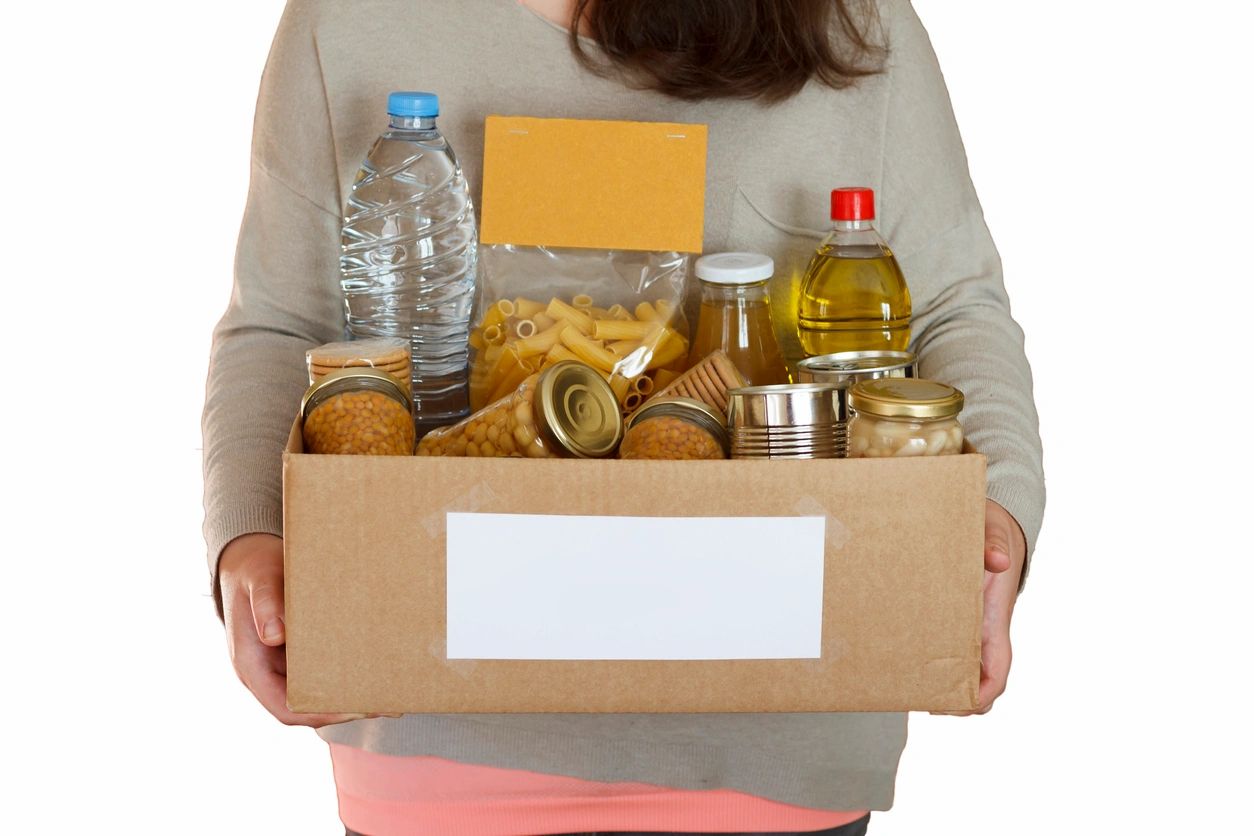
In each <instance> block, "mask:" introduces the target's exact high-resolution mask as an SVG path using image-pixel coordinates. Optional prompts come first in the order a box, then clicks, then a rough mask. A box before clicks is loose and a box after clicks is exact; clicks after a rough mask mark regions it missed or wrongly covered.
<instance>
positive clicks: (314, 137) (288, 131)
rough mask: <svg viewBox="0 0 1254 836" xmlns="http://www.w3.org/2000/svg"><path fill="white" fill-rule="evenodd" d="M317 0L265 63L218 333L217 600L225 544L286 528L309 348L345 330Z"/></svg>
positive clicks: (212, 470)
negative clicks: (285, 501) (288, 451)
mask: <svg viewBox="0 0 1254 836" xmlns="http://www.w3.org/2000/svg"><path fill="white" fill-rule="evenodd" d="M310 5H312V4H309V3H305V2H301V0H293V2H289V3H288V5H287V9H286V10H285V12H284V14H283V19H282V21H281V22H280V24H279V29H278V33H277V34H276V36H275V40H274V44H273V46H272V48H271V52H270V57H269V59H268V61H267V62H266V69H265V73H264V75H263V77H262V82H261V92H260V95H259V97H258V101H257V113H256V119H255V123H254V129H253V148H252V167H251V182H250V185H249V190H248V203H247V207H246V208H245V211H244V220H243V224H242V226H241V229H240V236H239V246H238V250H237V253H236V262H235V286H234V289H233V291H232V294H231V300H230V304H229V306H228V308H227V311H226V314H225V315H224V316H223V317H222V320H221V321H220V322H219V323H218V326H217V328H216V329H215V330H214V334H213V348H212V352H211V358H210V365H209V377H208V384H207V389H206V396H205V410H204V415H203V422H202V428H203V432H204V475H205V496H204V501H205V524H204V531H205V540H206V543H207V546H208V558H209V571H210V576H211V580H212V582H213V589H214V591H215V597H217V595H218V592H217V580H216V573H217V566H218V559H219V557H220V555H221V553H222V550H223V548H224V547H225V546H226V545H227V543H229V542H231V541H232V540H234V539H235V538H237V537H240V536H241V535H244V534H249V533H257V532H264V533H269V534H274V535H281V534H282V530H283V528H282V481H281V479H282V477H281V465H282V460H281V456H282V451H283V447H284V444H285V443H286V440H287V435H288V431H289V430H290V428H291V425H292V421H293V419H294V418H295V415H296V409H297V406H298V404H299V402H300V396H301V394H302V392H303V391H304V389H305V387H306V385H307V382H308V381H307V379H306V377H305V370H304V369H305V367H304V352H305V351H306V350H307V349H308V348H310V347H312V346H315V345H318V344H321V343H324V342H329V341H331V340H334V339H339V338H341V335H342V333H343V313H342V303H341V302H340V296H339V261H338V259H339V225H340V220H339V214H340V213H339V205H340V196H339V181H338V174H337V169H336V164H335V154H334V145H333V143H332V138H331V126H330V119H329V116H328V108H327V102H326V98H325V93H324V88H323V85H322V75H321V71H320V68H319V64H318V55H317V44H316V43H315V35H314V32H315V26H314V23H315V22H314V21H313V20H311V19H310V9H309V6H310ZM218 606H219V614H221V603H220V602H219V604H218Z"/></svg>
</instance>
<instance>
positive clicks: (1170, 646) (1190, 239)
mask: <svg viewBox="0 0 1254 836" xmlns="http://www.w3.org/2000/svg"><path fill="white" fill-rule="evenodd" d="M345 1H346V2H347V0H345ZM415 2H419V0H415ZM500 2H509V0H500ZM282 5H283V3H282V2H281V0H218V2H215V3H200V4H188V3H177V2H168V0H167V2H155V1H149V2H139V0H132V2H114V3H95V2H93V3H88V2H81V1H80V2H61V3H40V4H25V3H21V4H17V3H14V4H9V5H8V6H7V7H6V10H5V12H4V13H3V14H4V25H3V26H2V27H0V69H2V70H3V78H4V79H5V82H4V83H5V97H4V104H3V108H4V113H5V118H4V124H5V128H4V131H3V136H2V137H0V143H3V151H4V153H3V160H4V173H5V185H6V192H7V194H6V197H7V200H6V201H5V202H4V208H3V209H0V212H2V213H3V218H2V220H3V226H2V227H0V228H2V229H3V230H4V236H5V242H6V245H7V246H6V250H7V252H6V254H5V255H6V258H5V269H4V274H5V275H4V288H5V291H6V292H5V303H6V306H7V309H8V311H9V313H8V317H7V323H6V327H5V328H4V329H3V335H2V336H0V340H2V341H3V354H2V355H0V356H3V357H4V358H5V359H6V361H7V363H8V364H9V365H8V369H7V378H6V381H5V385H4V387H3V394H2V395H0V398H3V403H4V406H3V409H0V440H3V443H4V450H3V460H2V461H3V473H4V475H5V477H6V478H5V479H4V484H5V486H6V488H7V489H6V491H5V501H4V502H3V503H0V508H2V510H0V515H2V516H3V531H4V532H5V538H4V544H5V545H4V559H3V566H4V569H5V572H4V574H3V576H2V577H3V581H2V583H3V586H2V587H0V591H2V592H3V598H4V601H3V607H0V618H2V619H3V630H4V652H5V656H6V657H7V658H6V659H5V665H4V670H5V675H4V681H5V687H4V688H3V690H2V691H0V695H2V696H0V699H2V700H3V716H4V718H5V720H6V723H5V726H4V730H3V732H0V747H2V749H3V752H4V758H3V761H4V763H5V765H6V767H8V768H7V769H6V770H5V774H6V775H7V776H8V777H6V778H4V779H2V780H0V790H2V792H3V796H4V797H5V798H6V803H5V804H4V805H3V808H2V809H0V830H4V831H5V832H12V833H18V832H21V833H25V832H38V833H88V832H120V829H121V828H122V826H124V825H125V826H128V827H129V830H127V832H131V833H145V834H158V833H195V834H201V833H203V834H219V833H238V834H269V833H282V834H287V833H291V834H338V833H340V832H342V831H341V830H340V828H339V827H338V825H337V823H336V810H335V801H334V794H333V787H332V783H331V778H330V770H329V762H328V757H327V753H326V748H325V746H324V745H323V744H321V743H320V742H319V741H318V740H317V739H316V737H315V736H314V735H313V733H312V732H308V731H304V730H299V729H288V728H285V727H282V726H280V725H279V724H278V723H276V722H274V721H273V720H271V719H270V717H269V716H268V715H267V714H265V713H264V712H263V711H262V710H261V709H260V708H259V707H258V706H257V704H256V703H255V702H253V700H252V698H251V697H250V696H249V694H248V693H246V692H245V690H244V689H243V688H242V687H241V686H240V685H239V683H238V682H237V681H236V680H235V678H234V675H233V673H232V671H231V668H230V666H229V664H228V662H227V657H226V653H225V648H224V644H223V640H222V635H221V628H220V626H219V625H218V623H217V621H216V619H215V618H214V617H213V615H212V613H211V607H210V603H209V600H208V598H207V597H206V595H205V586H206V583H205V566H204V561H203V557H202V553H203V544H202V541H201V539H200V534H199V525H200V516H201V512H200V453H199V451H198V449H197V448H198V446H199V443H200V435H199V427H198V419H199V410H200V404H201V399H202V386H203V377H204V371H205V364H206V354H207V349H208V340H209V332H210V328H211V326H212V324H213V322H214V321H215V319H216V318H217V316H218V315H219V313H220V312H221V310H222V308H223V306H224V305H225V302H226V298H227V294H228V292H229V287H230V284H229V283H230V276H231V262H232V257H233V248H234V243H235V235H236V232H237V228H238V223H239V219H240V214H241V211H242V209H243V202H244V195H245V189H246V185H247V182H246V179H247V172H248V145H249V133H250V127H251V119H252V111H253V103H254V99H255V95H256V90H257V83H258V79H259V77H260V73H261V69H262V64H263V62H264V59H265V55H266V51H267V49H268V46H269V40H270V38H271V36H272V34H273V31H274V28H275V25H276V22H277V20H278V16H279V14H280V12H281V9H282ZM916 6H917V8H918V11H919V13H920V15H921V16H922V17H923V19H924V22H925V23H926V25H927V26H928V27H929V29H930V31H931V34H932V37H933V39H934V42H935V46H936V49H937V52H938V53H939V55H940V58H941V64H942V66H943V67H944V69H945V71H946V75H947V79H948V81H949V84H950V89H951V92H952V96H953V101H954V105H955V108H956V110H957V113H958V119H959V123H960V125H961V126H962V129H963V133H964V136H965V138H966V143H967V149H968V153H969V156H970V159H971V167H972V172H973V176H974V179H975V182H976V186H977V188H978V189H979V191H980V194H981V197H982V200H983V203H984V207H985V210H986V214H987V218H988V222H989V225H990V227H991V228H992V230H993V234H994V236H995V238H996V239H997V241H998V243H999V246H1000V248H1001V251H1002V254H1003V257H1004V260H1005V267H1006V281H1007V284H1008V286H1009V289H1010V293H1011V296H1012V299H1013V301H1014V306H1015V312H1016V314H1017V316H1018V318H1019V320H1020V321H1021V323H1022V324H1023V326H1024V329H1025V331H1026V332H1027V335H1028V337H1027V338H1028V345H1027V348H1028V353H1029V356H1030V359H1031V360H1032V362H1033V365H1034V367H1035V372H1036V378H1037V399H1038V403H1039V405H1040V409H1041V414H1042V433H1043V436H1044V440H1045V449H1046V455H1047V462H1046V466H1047V473H1048V480H1049V491H1050V499H1049V509H1048V514H1047V520H1046V527H1045V531H1044V534H1043V535H1042V537H1041V540H1040V546H1039V549H1038V552H1037V556H1036V564H1035V570H1034V572H1033V576H1032V582H1031V584H1030V585H1029V589H1028V592H1027V594H1026V595H1025V596H1024V597H1023V599H1022V600H1021V603H1020V606H1019V609H1018V612H1017V614H1016V618H1015V624H1014V639H1015V650H1016V662H1015V667H1014V670H1013V673H1012V677H1011V687H1010V690H1009V692H1008V693H1007V694H1006V695H1005V696H1004V697H1003V698H1002V699H1001V700H1000V701H999V702H998V704H997V706H996V708H995V710H994V711H993V712H992V714H990V715H989V716H987V717H983V718H972V719H955V718H938V717H929V716H920V717H916V718H913V719H912V725H911V740H910V744H909V746H908V747H907V750H906V753H905V757H904V759H903V761H902V765H901V772H900V776H899V780H898V786H897V789H898V795H897V806H896V808H895V809H894V810H893V811H892V812H890V813H886V814H883V815H877V816H876V817H875V823H874V825H873V832H874V833H875V834H877V836H890V834H920V833H963V834H1001V833H1007V832H1009V833H1016V834H1047V833H1059V832H1068V833H1070V832H1075V833H1133V832H1135V833H1154V834H1159V833H1161V834H1168V833H1184V832H1195V833H1220V834H1224V833H1238V832H1247V833H1248V832H1249V830H1248V827H1249V823H1248V818H1247V816H1248V807H1247V806H1246V805H1244V804H1242V803H1241V801H1240V795H1241V791H1242V790H1248V789H1249V787H1250V785H1251V769H1250V747H1251V743H1254V740H1251V728H1250V702H1249V693H1250V692H1249V690H1248V688H1247V679H1248V675H1249V669H1250V653H1249V650H1248V646H1247V645H1248V642H1249V640H1250V638H1251V621H1250V617H1249V610H1250V604H1249V595H1250V590H1251V582H1252V581H1254V572H1252V571H1251V568H1250V565H1251V562H1252V561H1254V548H1252V547H1251V545H1250V540H1249V536H1248V531H1249V526H1248V522H1249V520H1248V517H1249V514H1250V505H1251V502H1250V500H1251V494H1252V493H1254V492H1252V491H1251V490H1250V487H1249V484H1250V483H1249V479H1250V472H1251V469H1252V468H1254V461H1252V460H1251V456H1250V448H1251V441H1250V439H1251V437H1252V431H1251V422H1252V421H1254V412H1252V411H1251V409H1250V406H1251V398H1250V394H1249V393H1250V390H1251V385H1252V384H1251V382H1250V380H1249V365H1250V361H1249V354H1248V340H1247V339H1245V337H1244V331H1245V329H1246V328H1247V327H1248V325H1249V322H1250V310H1251V304H1252V303H1254V298H1252V296H1251V290H1250V282H1251V279H1252V278H1254V276H1252V275H1251V273H1252V270H1251V266H1250V259H1249V240H1250V224H1251V221H1252V220H1254V218H1252V217H1251V214H1252V213H1251V211H1250V201H1251V189H1252V188H1254V182H1252V180H1254V178H1252V177H1251V165H1250V162H1249V153H1250V148H1251V147H1254V136H1252V135H1251V132H1250V129H1249V127H1248V124H1247V119H1248V117H1249V112H1250V96H1251V94H1250V83H1251V81H1254V67H1252V65H1251V59H1250V51H1251V50H1250V47H1249V44H1248V35H1249V32H1250V30H1251V24H1254V16H1252V15H1251V13H1250V12H1249V11H1248V6H1247V4H1244V3H1237V2H1217V1H1216V0H1212V2H1208V3H1200V2H1199V3H1193V4H1186V3H1180V2H1154V0H1141V1H1140V2H1131V0H1123V1H1122V2H1120V1H1119V0H1060V1H1059V2H1053V3H1007V2H1005V0H964V2H954V0H917V3H916ZM170 186H174V187H176V188H174V189H170V188H169V187H170ZM40 376H42V379H41V377H40Z"/></svg>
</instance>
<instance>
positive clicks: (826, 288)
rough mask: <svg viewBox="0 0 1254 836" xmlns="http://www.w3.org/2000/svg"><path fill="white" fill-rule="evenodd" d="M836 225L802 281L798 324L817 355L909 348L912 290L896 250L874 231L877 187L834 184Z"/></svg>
mask: <svg viewBox="0 0 1254 836" xmlns="http://www.w3.org/2000/svg"><path fill="white" fill-rule="evenodd" d="M832 220H833V221H834V222H835V227H834V228H833V229H832V232H831V234H830V235H828V236H827V238H826V239H825V240H824V241H823V243H822V244H821V245H820V246H819V248H818V251H816V252H815V253H814V257H813V258H812V259H810V266H809V267H807V268H806V274H805V278H804V279H802V283H801V301H800V306H799V309H798V317H797V326H798V333H799V336H800V339H801V347H802V348H803V349H804V350H805V353H806V354H807V355H808V356H810V357H814V356H816V355H819V354H834V353H835V352H838V351H867V350H872V349H884V350H889V351H905V349H906V347H907V345H908V344H909V342H910V289H909V288H907V287H906V277H905V276H903V275H902V273H901V268H900V267H899V266H897V259H896V258H894V257H893V251H892V250H891V249H889V247H888V244H887V243H886V242H885V241H884V239H883V238H881V237H880V234H879V233H878V232H876V230H875V192H873V191H872V190H871V189H863V188H854V189H834V190H833V191H832Z"/></svg>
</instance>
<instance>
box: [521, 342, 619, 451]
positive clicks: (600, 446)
mask: <svg viewBox="0 0 1254 836" xmlns="http://www.w3.org/2000/svg"><path fill="white" fill-rule="evenodd" d="M532 410H533V414H534V416H535V421H536V430H537V431H538V432H539V434H540V437H541V438H542V439H543V440H544V443H545V444H547V445H551V446H552V447H553V448H555V449H557V450H561V451H565V452H566V453H568V454H570V455H572V456H578V457H579V458H581V459H600V458H605V457H606V456H612V455H613V454H614V451H615V450H617V449H618V443H619V442H620V441H622V440H623V414H622V411H621V407H620V406H619V404H618V398H617V397H615V395H614V390H613V389H611V388H610V384H609V383H607V382H606V380H605V378H603V377H601V373H600V372H598V371H597V370H596V369H594V368H592V367H591V366H589V365H587V364H585V363H580V362H578V361H576V360H563V361H562V362H560V363H555V364H554V365H552V366H550V367H549V368H547V369H545V370H544V371H543V372H541V373H540V377H539V378H538V379H537V380H536V395H535V399H534V401H532Z"/></svg>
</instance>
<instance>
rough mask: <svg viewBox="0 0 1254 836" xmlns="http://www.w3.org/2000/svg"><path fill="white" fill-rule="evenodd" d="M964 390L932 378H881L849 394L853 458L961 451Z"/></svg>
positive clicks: (850, 438) (860, 383)
mask: <svg viewBox="0 0 1254 836" xmlns="http://www.w3.org/2000/svg"><path fill="white" fill-rule="evenodd" d="M963 400H964V399H963V395H962V392H960V391H958V390H957V389H955V388H954V387H952V386H948V385H946V384H944V383H937V382H936V381H932V380H919V379H914V380H908V379H899V378H883V379H880V380H864V381H861V382H859V383H855V384H854V386H853V388H851V389H850V390H849V408H850V411H851V412H852V413H853V417H852V418H851V419H850V421H849V456H850V458H883V457H889V456H942V455H950V454H954V453H961V452H962V442H963V437H962V425H961V424H960V423H959V422H958V413H960V412H961V411H962V406H963Z"/></svg>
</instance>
